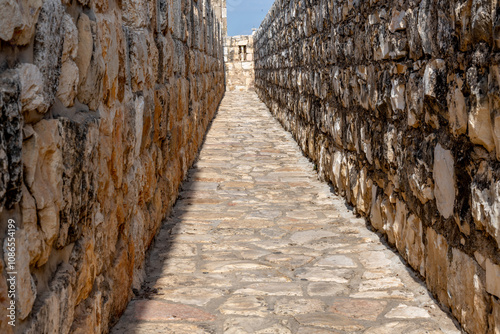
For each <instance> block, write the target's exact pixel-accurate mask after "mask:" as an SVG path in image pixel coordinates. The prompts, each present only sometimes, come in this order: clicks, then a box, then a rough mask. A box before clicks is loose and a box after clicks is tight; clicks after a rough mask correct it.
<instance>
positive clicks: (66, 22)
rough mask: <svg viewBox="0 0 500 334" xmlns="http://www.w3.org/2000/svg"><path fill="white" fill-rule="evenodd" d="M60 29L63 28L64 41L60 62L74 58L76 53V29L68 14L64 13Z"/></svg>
mask: <svg viewBox="0 0 500 334" xmlns="http://www.w3.org/2000/svg"><path fill="white" fill-rule="evenodd" d="M62 25H63V27H62V29H63V30H64V42H63V53H62V62H63V63H64V62H65V61H66V60H68V59H71V60H74V59H75V58H76V56H77V54H78V29H77V28H76V25H75V23H74V22H73V19H72V18H71V16H70V15H69V14H64V18H63V22H62Z"/></svg>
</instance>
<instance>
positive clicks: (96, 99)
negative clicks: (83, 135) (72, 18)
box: [76, 16, 105, 110]
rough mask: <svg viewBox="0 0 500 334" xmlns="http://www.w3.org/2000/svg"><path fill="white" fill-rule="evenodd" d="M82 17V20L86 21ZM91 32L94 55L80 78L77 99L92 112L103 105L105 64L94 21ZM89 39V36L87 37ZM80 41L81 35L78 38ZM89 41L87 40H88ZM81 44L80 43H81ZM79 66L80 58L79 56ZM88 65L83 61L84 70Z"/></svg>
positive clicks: (91, 23) (91, 22)
mask: <svg viewBox="0 0 500 334" xmlns="http://www.w3.org/2000/svg"><path fill="white" fill-rule="evenodd" d="M81 17H82V20H85V19H84V18H83V16H81ZM90 30H91V32H92V40H93V41H94V42H93V47H91V50H93V51H92V55H91V58H90V63H89V65H88V67H87V72H85V73H84V74H83V77H82V76H81V75H80V76H79V86H78V93H77V97H78V100H79V101H80V102H81V103H84V104H87V105H88V107H89V109H90V110H97V109H98V107H99V105H100V104H101V103H102V87H103V77H104V69H105V64H104V60H103V57H102V48H101V43H100V41H99V39H98V38H96V36H97V24H96V23H95V22H93V21H90ZM87 37H88V36H87ZM78 38H79V41H80V35H79V36H78ZM86 40H87V38H86ZM79 44H80V43H79ZM78 50H80V45H79V46H78ZM76 64H77V66H78V65H79V63H78V56H77V62H76ZM85 65H86V63H85V62H84V61H83V57H82V63H81V66H82V68H83V69H84V68H85ZM78 68H79V69H80V73H82V68H80V66H78Z"/></svg>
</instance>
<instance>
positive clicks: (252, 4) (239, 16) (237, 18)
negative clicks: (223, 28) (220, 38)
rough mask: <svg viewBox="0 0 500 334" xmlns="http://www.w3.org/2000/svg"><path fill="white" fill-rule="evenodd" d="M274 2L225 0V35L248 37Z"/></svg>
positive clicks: (272, 0) (263, 0)
mask: <svg viewBox="0 0 500 334" xmlns="http://www.w3.org/2000/svg"><path fill="white" fill-rule="evenodd" d="M273 3H274V0H227V1H226V5H227V34H228V35H229V36H236V35H250V34H251V33H252V28H258V27H259V26H260V23H261V22H262V20H263V19H264V17H266V14H267V12H268V11H269V9H270V8H271V6H272V4H273Z"/></svg>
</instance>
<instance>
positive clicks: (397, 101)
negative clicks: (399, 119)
mask: <svg viewBox="0 0 500 334" xmlns="http://www.w3.org/2000/svg"><path fill="white" fill-rule="evenodd" d="M391 105H392V109H393V110H400V111H403V110H405V106H406V103H405V85H404V83H401V82H399V80H392V89H391Z"/></svg>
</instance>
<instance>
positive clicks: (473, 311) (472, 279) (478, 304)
mask: <svg viewBox="0 0 500 334" xmlns="http://www.w3.org/2000/svg"><path fill="white" fill-rule="evenodd" d="M479 271H480V268H479V266H478V265H477V263H476V262H475V261H474V260H473V258H471V257H469V256H468V255H467V254H465V253H463V252H461V251H460V250H458V249H456V248H453V249H452V259H451V262H450V263H449V266H448V271H447V275H448V284H447V286H448V296H449V305H450V306H451V310H452V312H453V315H454V316H455V317H457V319H458V320H459V321H460V323H462V324H463V325H464V328H465V329H466V330H468V331H470V332H472V333H485V332H486V330H487V328H488V319H487V314H488V297H487V295H486V293H485V289H484V286H483V279H482V278H481V276H480V273H479Z"/></svg>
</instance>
